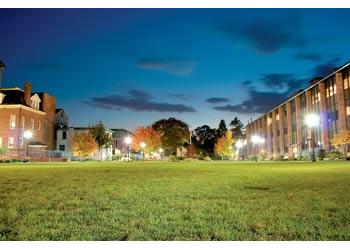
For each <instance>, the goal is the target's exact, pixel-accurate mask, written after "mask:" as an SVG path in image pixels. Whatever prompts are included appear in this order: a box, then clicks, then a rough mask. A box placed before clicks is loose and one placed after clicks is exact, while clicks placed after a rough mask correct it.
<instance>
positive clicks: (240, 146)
mask: <svg viewBox="0 0 350 250" xmlns="http://www.w3.org/2000/svg"><path fill="white" fill-rule="evenodd" d="M236 148H243V141H242V140H238V141H237V142H236Z"/></svg>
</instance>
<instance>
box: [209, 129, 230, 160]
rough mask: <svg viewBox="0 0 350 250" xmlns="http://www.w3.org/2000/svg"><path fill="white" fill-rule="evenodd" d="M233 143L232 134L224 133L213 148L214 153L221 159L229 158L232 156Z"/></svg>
mask: <svg viewBox="0 0 350 250" xmlns="http://www.w3.org/2000/svg"><path fill="white" fill-rule="evenodd" d="M233 142H234V140H233V138H232V132H231V131H226V133H225V134H224V135H223V136H222V137H221V138H219V139H218V141H217V142H216V144H215V148H214V151H215V153H216V154H219V155H221V156H222V157H224V156H230V155H231V154H232V144H233Z"/></svg>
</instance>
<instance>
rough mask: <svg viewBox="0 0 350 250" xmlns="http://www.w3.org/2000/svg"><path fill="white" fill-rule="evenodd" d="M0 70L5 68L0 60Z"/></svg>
mask: <svg viewBox="0 0 350 250" xmlns="http://www.w3.org/2000/svg"><path fill="white" fill-rule="evenodd" d="M0 68H3V69H5V68H6V66H5V63H3V62H2V61H1V60H0Z"/></svg>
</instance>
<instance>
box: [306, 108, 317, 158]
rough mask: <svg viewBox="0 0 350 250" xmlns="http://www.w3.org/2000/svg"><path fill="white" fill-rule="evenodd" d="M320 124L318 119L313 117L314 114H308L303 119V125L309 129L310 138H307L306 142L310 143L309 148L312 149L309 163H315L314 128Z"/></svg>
mask: <svg viewBox="0 0 350 250" xmlns="http://www.w3.org/2000/svg"><path fill="white" fill-rule="evenodd" d="M319 123H320V118H319V117H318V116H317V115H315V114H308V115H307V116H306V117H305V124H306V125H307V127H308V128H309V129H310V132H311V138H308V139H307V140H308V141H310V146H311V147H312V157H311V161H313V162H315V161H316V156H315V138H314V137H315V131H314V128H316V127H317V126H318V125H319Z"/></svg>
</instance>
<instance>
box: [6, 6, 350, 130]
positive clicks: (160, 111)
mask: <svg viewBox="0 0 350 250" xmlns="http://www.w3.org/2000/svg"><path fill="white" fill-rule="evenodd" d="M349 16H350V10H347V9H342V10H340V9H293V10H291V9H71V10H70V9H1V10H0V32H1V33H0V34H1V35H0V52H1V53H0V60H2V61H3V62H5V64H6V65H7V69H6V71H5V74H4V80H3V87H14V86H19V87H22V86H23V83H24V81H25V80H29V81H30V82H31V83H32V84H33V88H34V91H46V92H48V93H50V94H52V95H54V96H56V98H57V103H58V107H63V108H64V109H65V110H66V112H67V113H68V115H69V118H70V125H79V126H83V125H88V124H92V123H94V122H96V121H98V120H103V121H104V122H105V123H106V125H107V126H108V127H115V128H118V127H124V128H128V129H133V128H135V127H137V126H140V125H150V124H151V123H152V122H153V121H155V120H157V119H160V118H168V117H176V118H179V119H183V120H184V121H185V122H187V123H189V124H191V126H193V127H196V126H199V125H202V124H208V125H210V126H217V124H218V123H219V121H220V119H225V120H226V121H227V122H229V121H230V120H232V119H233V118H234V117H235V116H238V117H239V118H240V119H241V120H242V121H243V122H244V123H246V122H247V120H249V119H250V117H253V118H254V117H256V116H258V115H260V114H261V113H262V112H265V111H268V110H270V109H271V108H272V107H273V106H274V105H276V104H279V103H280V102H281V101H283V100H284V99H286V98H287V96H288V95H290V94H291V93H293V92H294V91H296V90H297V89H300V88H303V87H305V86H307V85H308V81H309V80H310V79H311V78H313V77H314V76H323V75H324V74H327V72H328V71H329V70H331V69H333V68H335V67H337V66H340V65H341V64H343V63H345V62H347V61H348V59H349V55H350V46H348V45H349V44H350V32H349V25H348V23H349Z"/></svg>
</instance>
